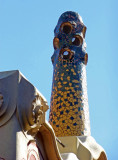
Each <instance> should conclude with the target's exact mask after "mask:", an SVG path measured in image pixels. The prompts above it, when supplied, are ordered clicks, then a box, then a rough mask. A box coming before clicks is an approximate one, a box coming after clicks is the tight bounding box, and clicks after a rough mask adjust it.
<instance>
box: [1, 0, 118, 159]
mask: <svg viewBox="0 0 118 160" xmlns="http://www.w3.org/2000/svg"><path fill="white" fill-rule="evenodd" d="M65 11H76V12H78V13H79V14H80V15H81V16H82V18H83V21H84V24H85V25H86V26H87V32H86V43H87V52H88V56H89V61H88V65H87V82H88V97H89V109H90V120H91V132H92V136H93V137H94V138H95V139H96V141H97V142H98V143H99V144H101V145H102V146H103V148H104V149H105V151H106V153H107V155H108V159H109V160H117V159H118V151H117V150H118V84H117V83H118V53H117V52H118V51H117V50H118V44H117V43H118V40H117V37H118V1H117V0H81V1H80V0H73V1H72V0H71V1H70V0H59V1H55V0H50V1H48V0H47V1H46V0H43V1H41V0H0V71H7V70H16V69H19V70H20V71H21V72H22V73H23V74H24V75H25V77H27V79H29V81H30V82H31V83H32V84H34V86H36V87H37V88H38V90H39V91H40V92H41V93H42V94H43V95H44V96H45V97H46V99H47V101H48V104H49V102H50V95H51V85H52V72H53V71H52V64H51V59H50V57H51V55H52V54H53V45H52V42H53V36H54V34H53V30H54V27H55V25H56V23H57V20H58V18H59V16H60V15H61V14H62V13H63V12H65ZM47 118H48V116H47Z"/></svg>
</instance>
